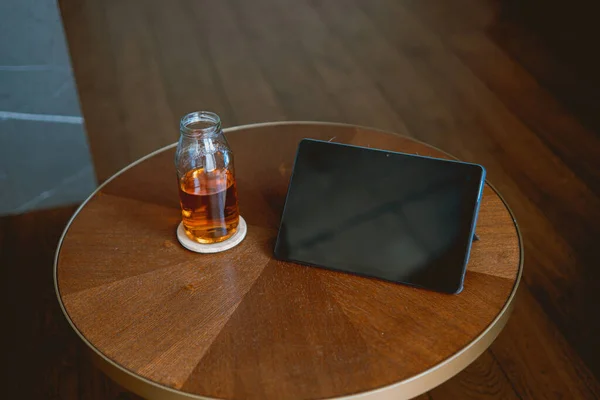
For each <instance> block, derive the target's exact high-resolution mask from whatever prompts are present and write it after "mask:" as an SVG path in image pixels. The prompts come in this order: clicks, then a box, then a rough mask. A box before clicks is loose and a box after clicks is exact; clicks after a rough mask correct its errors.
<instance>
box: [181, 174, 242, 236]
mask: <svg viewBox="0 0 600 400" xmlns="http://www.w3.org/2000/svg"><path fill="white" fill-rule="evenodd" d="M179 199H180V200H181V214H182V216H183V226H184V229H185V233H186V234H187V236H188V237H189V238H190V239H192V240H195V241H196V242H199V243H217V242H221V241H223V240H225V239H228V238H230V237H231V236H232V235H233V234H234V233H235V232H236V230H237V227H238V223H239V209H238V199H237V191H236V186H235V179H234V177H233V175H232V174H231V172H230V171H229V170H227V169H217V170H213V171H208V172H207V171H205V170H204V168H198V169H194V170H191V171H189V172H187V173H186V174H185V176H184V177H183V178H181V180H180V182H179Z"/></svg>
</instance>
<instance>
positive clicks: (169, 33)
mask: <svg viewBox="0 0 600 400" xmlns="http://www.w3.org/2000/svg"><path fill="white" fill-rule="evenodd" d="M59 3H60V6H61V10H62V15H63V20H64V25H65V31H66V35H67V39H68V43H69V47H70V52H71V57H72V62H73V68H74V73H75V77H76V81H77V85H78V90H79V95H80V99H81V104H82V109H83V115H84V117H85V120H86V127H87V132H88V135H89V140H90V145H91V149H92V153H93V158H94V161H95V166H96V170H97V174H98V177H99V179H100V180H105V179H106V178H107V177H109V176H110V175H111V174H113V173H114V172H115V171H117V170H118V169H120V168H121V167H123V166H125V165H126V164H128V163H129V162H131V161H133V160H135V159H137V158H138V157H140V156H143V155H145V154H147V153H148V152H150V151H152V150H155V149H157V148H159V147H161V146H163V145H166V144H169V143H172V142H174V141H175V140H176V139H177V136H178V129H177V121H178V118H179V117H180V116H181V115H183V114H184V113H187V112H190V111H194V110H199V109H208V110H212V111H215V112H217V113H218V114H219V115H221V116H222V119H223V121H224V125H225V126H234V125H239V124H247V123H252V122H263V121H275V120H319V121H336V122H346V123H352V124H360V125H367V126H371V127H375V128H381V129H386V130H391V131H395V132H398V133H401V134H405V135H409V136H412V137H415V138H418V139H420V140H423V141H426V142H428V143H430V144H433V145H435V146H437V147H440V148H442V149H444V150H446V151H448V152H450V153H452V154H454V155H455V156H457V157H459V158H461V159H463V160H467V161H474V162H478V163H481V164H483V165H485V166H486V168H487V171H488V178H489V180H490V181H491V182H492V183H493V184H494V185H495V186H496V187H497V188H498V189H499V190H500V192H501V193H502V194H503V195H504V197H505V198H506V200H507V202H508V203H509V204H510V206H511V207H512V209H513V211H514V213H515V215H516V217H517V221H518V223H519V225H520V227H521V231H522V233H523V237H524V244H525V271H524V277H523V280H522V282H521V288H520V293H519V299H518V303H517V305H516V309H515V311H514V314H513V316H512V317H511V319H510V321H509V323H508V325H507V327H506V329H505V330H504V332H503V333H502V334H501V335H500V336H499V338H498V339H497V341H496V342H495V343H494V344H493V345H492V346H491V348H490V350H489V351H487V352H486V353H485V354H484V355H483V356H481V357H480V358H479V359H478V360H477V361H476V362H475V363H474V364H472V366H470V367H469V368H468V369H466V370H465V371H463V372H462V373H460V374H459V375H458V376H456V377H455V378H453V379H451V380H450V381H448V382H447V383H445V384H443V385H441V386H440V387H438V388H436V389H434V390H433V391H431V392H430V393H428V394H426V395H423V396H422V398H423V399H433V400H440V399H469V398H473V399H481V398H493V399H501V398H502V399H504V398H506V399H514V398H521V399H524V398H527V399H546V398H547V399H559V398H564V399H593V398H600V383H599V379H600V342H599V340H598V338H599V337H600V312H599V311H598V305H597V304H598V302H599V301H600V256H599V254H600V253H599V252H598V250H597V249H598V239H600V197H599V195H600V137H599V133H600V106H599V104H600V97H599V95H598V93H600V79H599V78H598V74H597V71H598V70H600V65H598V61H597V60H594V56H593V54H594V53H595V51H594V49H597V43H596V41H595V39H593V37H594V36H590V34H589V33H590V32H591V31H590V30H592V32H593V30H594V29H595V33H596V34H597V35H596V36H595V37H596V38H597V37H598V36H600V35H598V28H597V27H596V26H595V25H596V23H595V21H594V20H593V17H592V15H593V13H591V12H590V13H588V12H585V8H581V7H580V6H582V5H583V2H581V1H575V2H574V3H569V8H566V7H564V6H565V3H564V2H561V3H558V2H553V1H550V2H541V1H539V0H530V1H516V0H514V1H510V0H509V1H498V0H456V1H443V0H252V1H247V0H215V1H193V0H170V1H163V0H83V1H78V0H60V2H59ZM580 3H581V4H580ZM540 7H542V8H543V10H544V11H545V12H538V10H539V9H540ZM578 35H579V36H578ZM276 145H277V143H265V146H276ZM73 211H74V208H64V209H57V210H50V211H42V212H36V213H31V214H27V215H22V216H17V217H10V218H2V219H0V263H1V264H2V269H1V272H2V280H1V282H2V283H1V284H2V290H1V293H2V296H3V298H2V303H1V307H2V309H1V311H2V315H4V316H5V324H4V326H5V328H4V329H3V333H2V335H3V338H4V340H3V343H4V351H3V358H4V361H5V365H10V368H11V373H10V374H3V377H4V379H5V380H6V382H4V384H3V389H6V391H7V393H8V394H9V397H8V398H40V399H54V398H56V399H128V398H134V396H133V395H131V394H129V393H127V392H126V391H125V390H123V389H121V388H119V387H118V386H116V385H115V384H113V383H112V382H110V381H109V380H108V379H106V378H105V377H104V376H103V375H102V374H100V373H99V372H98V371H96V370H95V369H94V368H93V367H92V366H90V364H89V362H88V360H87V358H86V355H85V352H83V345H82V344H80V343H79V341H78V338H77V337H76V336H75V334H74V333H72V332H71V331H70V330H69V328H68V326H67V323H66V322H65V321H64V320H63V318H62V316H61V313H60V309H59V307H58V305H57V303H56V300H55V297H54V291H53V290H54V288H53V284H52V273H51V271H52V261H53V252H54V248H55V246H56V244H57V241H58V238H59V236H60V233H61V230H62V229H63V227H64V225H65V224H66V222H67V220H68V218H69V216H70V214H71V213H72V212H73ZM465 312H468V310H465ZM6 318H7V319H6ZM8 327H10V328H8Z"/></svg>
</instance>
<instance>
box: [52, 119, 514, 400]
mask: <svg viewBox="0 0 600 400" xmlns="http://www.w3.org/2000/svg"><path fill="white" fill-rule="evenodd" d="M226 136H227V138H228V140H229V143H230V145H231V147H232V149H233V151H234V153H235V162H236V179H237V182H238V191H239V199H240V212H241V215H243V216H244V218H245V219H246V221H247V222H248V236H247V237H246V239H245V240H244V242H242V243H241V244H240V245H239V246H237V247H235V248H234V249H232V250H229V251H227V252H224V253H221V254H211V255H200V254H196V253H192V252H190V251H187V250H185V249H183V248H182V247H181V246H180V245H179V243H178V241H177V238H176V236H175V229H176V227H177V224H178V223H179V222H180V210H179V202H178V195H177V182H176V178H175V170H174V166H173V156H174V151H175V147H174V145H173V146H169V147H167V148H164V149H161V150H159V151H157V152H155V153H153V154H151V155H149V156H147V157H145V158H143V159H141V160H139V161H138V162H136V163H134V164H132V165H130V166H129V167H127V168H125V169H124V170H122V171H120V172H119V173H118V174H116V175H115V176H114V177H112V178H111V179H109V180H108V181H107V182H105V183H104V184H103V185H102V186H100V187H99V188H98V190H97V191H96V192H95V193H94V194H93V195H92V196H91V197H90V198H89V199H88V200H87V201H86V202H85V203H84V204H83V205H82V207H81V208H80V209H79V210H78V212H77V213H76V214H75V216H74V217H73V219H72V220H71V222H70V223H69V225H68V227H67V229H66V230H65V234H64V235H63V238H62V240H61V243H60V245H59V248H58V250H57V255H56V262H55V280H56V289H57V294H58V297H59V301H60V303H61V305H62V307H63V311H64V312H65V315H66V316H67V318H68V320H69V322H70V323H71V324H72V326H73V328H74V329H75V331H76V332H77V333H78V334H79V335H80V336H81V338H82V339H83V340H84V342H85V343H86V344H87V345H88V346H89V347H90V348H91V349H92V350H93V353H94V355H95V358H96V360H97V361H98V365H99V366H100V367H101V368H102V369H103V370H104V371H105V372H106V373H107V374H109V375H110V376H111V377H113V378H114V379H115V380H117V381H118V382H120V383H121V384H123V385H124V386H125V387H127V388H129V389H130V390H132V391H134V392H136V393H138V394H140V395H142V396H144V397H147V398H157V397H160V398H163V399H166V398H173V399H179V398H266V399H281V398H286V399H292V398H330V397H345V396H348V397H353V395H355V394H358V393H362V395H363V396H365V398H395V399H398V398H410V397H412V396H416V395H418V394H421V393H423V392H425V391H427V390H429V389H431V388H432V387H434V386H437V385H439V384H440V383H442V382H443V381H445V380H447V379H448V378H450V377H451V376H453V375H454V374H456V373H457V372H459V371H460V370H461V369H463V368H464V367H466V366H467V365H468V364H469V363H471V362H472V361H473V360H474V359H475V358H476V357H478V356H479V355H480V354H481V353H482V352H483V351H484V350H485V349H486V348H487V347H488V346H489V345H490V344H491V342H492V341H493V340H494V339H495V337H496V336H497V335H498V333H499V332H500V330H501V329H502V327H503V326H504V324H505V323H506V320H507V318H508V316H509V314H510V310H511V308H512V304H513V299H514V294H515V292H516V289H517V286H518V282H519V278H520V276H521V271H522V246H521V244H520V235H519V232H518V228H517V227H516V224H515V222H514V219H513V217H512V215H511V213H510V211H509V210H508V208H507V206H506V204H505V203H504V202H503V200H502V199H501V198H500V197H499V195H498V193H497V192H495V190H494V189H493V188H491V187H490V186H489V185H486V187H485V190H484V194H483V200H482V204H481V208H480V213H479V220H478V223H477V234H478V236H479V237H480V240H479V241H477V242H474V243H473V247H472V250H471V256H470V261H469V264H468V270H467V276H466V279H465V286H464V290H463V292H462V293H461V294H459V295H446V294H440V293H435V292H431V291H426V290H421V289H416V288H411V287H408V286H404V285H399V284H394V283H389V282H384V281H380V280H376V279H369V278H362V277H357V276H353V275H349V274H344V273H339V272H334V271H328V270H324V269H318V268H310V267H304V266H299V265H296V264H291V263H284V262H280V261H276V260H275V259H273V257H272V249H273V244H274V239H275V237H276V234H277V228H278V223H279V216H280V213H281V210H282V207H283V204H284V200H285V195H286V190H287V185H288V181H289V176H290V172H291V168H292V164H293V161H294V155H295V151H296V147H297V145H298V142H299V141H300V139H302V138H305V137H309V138H315V139H323V140H331V141H335V142H340V143H350V144H355V145H360V146H368V147H373V148H380V149H386V150H392V151H403V152H407V153H418V154H421V155H428V156H434V157H442V158H449V157H450V156H448V155H447V154H445V153H443V152H441V151H440V150H437V149H435V148H433V147H430V146H427V145H425V144H423V143H420V142H417V141H414V140H412V139H410V138H406V137H402V136H398V135H394V134H390V133H384V132H380V131H376V130H371V129H367V128H359V127H354V126H349V125H339V124H320V123H273V124H259V125H252V126H246V127H238V128H232V129H229V130H226ZM361 398H362V397H361Z"/></svg>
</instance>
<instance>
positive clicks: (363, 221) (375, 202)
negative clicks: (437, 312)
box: [275, 139, 485, 293]
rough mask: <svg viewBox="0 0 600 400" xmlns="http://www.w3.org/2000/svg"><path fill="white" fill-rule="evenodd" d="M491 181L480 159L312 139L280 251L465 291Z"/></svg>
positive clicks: (298, 169)
mask: <svg viewBox="0 0 600 400" xmlns="http://www.w3.org/2000/svg"><path fill="white" fill-rule="evenodd" d="M484 181H485V169H484V168H483V167H482V166H480V165H476V164H469V163H464V162H458V161H449V160H442V159H437V158H430V157H422V156H418V155H412V154H404V153H396V152H390V151H383V150H376V149H369V148H364V147H357V146H351V145H344V144H339V143H329V142H323V141H318V140H311V139H304V140H302V141H301V142H300V145H299V147H298V152H297V154H296V161H295V163H294V169H293V172H292V177H291V179H290V184H289V188H288V193H287V198H286V202H285V207H284V210H283V215H282V218H281V225H280V227H279V234H278V236H277V242H276V244H275V257H276V258H278V259H280V260H285V261H291V262H296V263H301V264H307V265H311V266H316V267H323V268H328V269H332V270H337V271H343V272H348V273H353V274H358V275H363V276H369V277H375V278H379V279H384V280H388V281H393V282H398V283H403V284H407V285H412V286H417V287H421V288H426V289H430V290H435V291H439V292H445V293H458V292H460V291H461V290H462V287H463V280H464V276H465V271H466V266H467V261H468V259H469V250H470V248H471V242H472V239H473V235H474V232H475V222H476V220H477V211H478V209H479V202H480V200H481V194H482V192H483V185H484Z"/></svg>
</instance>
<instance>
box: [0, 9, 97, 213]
mask: <svg viewBox="0 0 600 400" xmlns="http://www.w3.org/2000/svg"><path fill="white" fill-rule="evenodd" d="M95 186H96V181H95V176H94V170H93V166H92V163H91V159H90V154H89V148H88V144H87V138H86V135H85V131H84V126H83V119H82V118H81V111H80V109H79V103H78V99H77V92H76V88H75V81H74V79H73V74H72V71H71V67H70V61H69V56H68V51H67V47H66V43H65V37H64V33H63V30H62V24H61V19H60V15H59V11H58V6H57V5H56V3H55V1H54V0H0V215H3V214H15V213H22V212H27V211H31V210H33V209H38V208H48V207H55V206H60V205H65V204H72V203H78V202H80V201H81V200H83V199H84V198H85V197H87V195H88V194H89V193H90V192H91V191H92V190H93V189H94V188H95Z"/></svg>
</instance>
